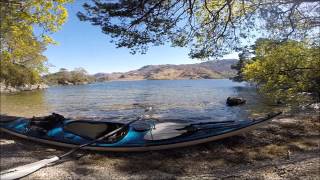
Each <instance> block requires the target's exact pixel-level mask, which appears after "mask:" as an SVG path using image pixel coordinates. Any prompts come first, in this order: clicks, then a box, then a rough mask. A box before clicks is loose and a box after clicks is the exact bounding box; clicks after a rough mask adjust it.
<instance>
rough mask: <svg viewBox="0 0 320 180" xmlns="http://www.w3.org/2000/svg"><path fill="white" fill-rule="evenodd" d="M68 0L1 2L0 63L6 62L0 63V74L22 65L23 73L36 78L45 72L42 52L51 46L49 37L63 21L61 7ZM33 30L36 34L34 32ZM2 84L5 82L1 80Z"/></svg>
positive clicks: (63, 13)
mask: <svg viewBox="0 0 320 180" xmlns="http://www.w3.org/2000/svg"><path fill="white" fill-rule="evenodd" d="M70 1H71V0H28V1H14V0H2V1H0V5H1V6H0V17H1V24H0V25H1V26H0V33H1V36H0V43H1V54H0V57H1V61H6V63H2V65H3V66H1V71H5V69H6V68H9V67H11V68H12V66H16V68H13V69H19V66H23V67H25V68H27V69H28V71H26V72H29V71H30V72H33V73H35V74H37V76H39V74H40V73H42V72H45V71H46V66H45V61H46V57H45V56H44V55H43V54H42V53H43V51H44V50H45V48H46V46H47V45H48V44H53V43H54V41H53V39H52V38H50V36H49V34H51V33H53V32H56V31H57V30H59V28H60V27H61V25H62V24H63V23H64V22H65V20H66V18H67V11H66V9H65V8H64V7H63V5H64V4H65V3H67V2H70ZM35 29H37V32H39V33H35ZM10 63H11V64H10ZM4 65H6V66H4ZM10 72H11V71H10ZM11 73H13V74H11V75H12V76H14V75H15V73H14V72H11ZM1 81H6V79H4V78H3V77H1ZM12 85H15V84H14V83H13V84H12Z"/></svg>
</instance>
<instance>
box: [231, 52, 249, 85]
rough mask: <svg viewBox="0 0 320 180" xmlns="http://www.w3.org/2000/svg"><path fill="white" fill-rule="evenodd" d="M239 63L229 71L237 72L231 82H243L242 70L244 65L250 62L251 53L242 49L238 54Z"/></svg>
mask: <svg viewBox="0 0 320 180" xmlns="http://www.w3.org/2000/svg"><path fill="white" fill-rule="evenodd" d="M238 56H239V61H238V62H237V63H236V64H235V65H232V66H231V69H234V70H236V71H237V74H236V76H234V77H233V78H232V80H233V81H237V82H242V81H244V77H243V68H244V67H245V65H246V63H247V62H248V61H249V60H250V56H251V53H250V51H249V50H248V49H247V48H244V49H243V50H242V51H241V52H240V53H239V54H238Z"/></svg>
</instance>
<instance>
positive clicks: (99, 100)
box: [1, 79, 271, 121]
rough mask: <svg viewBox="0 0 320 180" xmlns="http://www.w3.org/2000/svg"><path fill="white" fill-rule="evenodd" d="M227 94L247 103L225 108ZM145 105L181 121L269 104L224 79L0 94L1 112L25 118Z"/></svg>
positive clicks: (238, 113)
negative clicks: (242, 98) (242, 99)
mask: <svg viewBox="0 0 320 180" xmlns="http://www.w3.org/2000/svg"><path fill="white" fill-rule="evenodd" d="M228 96H241V97H244V98H245V99H247V100H248V101H247V102H248V103H247V104H246V105H243V106H239V107H227V106H226V105H225V100H226V98H227V97H228ZM148 106H152V107H153V108H154V112H153V116H154V117H157V118H159V119H161V118H163V119H181V120H182V121H220V120H236V119H240V118H246V117H248V116H249V115H250V114H252V113H265V112H269V111H270V108H271V107H269V106H267V105H266V104H265V103H264V100H263V99H262V98H261V97H260V96H259V95H258V94H257V93H256V92H255V89H254V88H251V87H249V86H247V85H246V84H244V83H236V82H232V81H230V80H226V79H220V80H165V81H130V82H116V81H115V82H106V83H95V84H90V85H81V86H58V87H51V88H49V89H46V90H42V91H33V92H22V93H17V94H11V95H1V113H2V114H8V115H18V116H27V117H31V116H42V115H47V114H49V113H51V112H56V113H61V114H62V115H64V116H68V117H93V118H97V119H98V118H108V117H109V118H110V117H118V118H117V119H118V120H119V121H120V120H121V119H124V118H121V117H135V116H136V115H138V114H141V113H142V112H143V111H144V108H145V107H148Z"/></svg>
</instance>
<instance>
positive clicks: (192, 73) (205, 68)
mask: <svg viewBox="0 0 320 180" xmlns="http://www.w3.org/2000/svg"><path fill="white" fill-rule="evenodd" d="M236 62H237V60H236V59H224V60H217V61H206V62H202V63H197V64H182V65H172V64H166V65H147V66H143V67H142V68H140V69H137V70H133V71H129V72H125V73H97V74H95V75H94V76H95V77H96V79H97V81H110V80H145V79H146V80H147V79H148V80H165V79H170V80H171V79H220V78H229V77H232V76H234V75H235V73H236V72H235V71H234V70H232V69H231V65H233V64H235V63H236Z"/></svg>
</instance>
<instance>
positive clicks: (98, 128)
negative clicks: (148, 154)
mask: <svg viewBox="0 0 320 180" xmlns="http://www.w3.org/2000/svg"><path fill="white" fill-rule="evenodd" d="M279 114H280V113H276V114H272V115H269V116H267V117H264V118H261V119H259V120H255V121H251V120H244V121H236V122H233V121H228V122H212V123H202V124H190V123H189V124H188V123H183V124H179V123H178V124H177V123H176V124H173V123H171V124H170V123H169V124H168V123H167V124H166V125H167V126H161V125H164V124H165V123H159V124H156V125H155V126H150V128H148V127H147V128H136V127H135V126H134V125H130V126H129V127H128V128H125V130H123V131H121V132H119V133H117V134H116V135H115V136H114V137H111V138H109V139H106V140H102V141H98V142H97V143H95V144H93V145H90V146H88V147H85V148H84V149H89V150H98V151H125V152H128V151H149V150H161V149H170V148H178V147H184V146H191V145H196V144H200V143H205V142H210V141H214V140H218V139H222V138H226V137H230V136H234V135H237V134H240V133H243V132H246V131H249V130H251V129H254V128H256V127H257V126H260V125H262V124H264V123H266V122H267V121H268V120H270V119H272V118H273V117H276V116H277V115H279ZM31 121H32V120H31V119H27V118H18V119H16V120H13V121H10V122H6V123H4V124H2V125H1V128H0V129H1V130H2V131H4V132H7V133H9V134H12V135H15V136H18V137H21V138H24V139H29V140H33V141H36V142H41V143H46V144H51V145H57V146H62V147H77V146H78V145H81V144H85V143H87V142H90V141H92V139H95V138H96V137H97V136H99V135H101V134H103V133H106V132H111V131H112V130H114V129H117V128H119V127H121V126H123V124H122V123H114V122H106V121H88V120H77V121H75V120H70V119H63V120H61V121H59V122H57V123H56V124H54V125H53V126H52V127H51V128H49V129H48V130H47V131H46V132H43V131H41V130H39V129H37V128H32V127H31V126H30V122H31ZM137 123H138V122H137ZM161 127H165V128H163V129H161ZM157 133H158V134H157ZM153 136H154V138H155V139H153ZM156 137H160V138H158V139H157V138H156Z"/></svg>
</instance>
